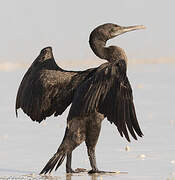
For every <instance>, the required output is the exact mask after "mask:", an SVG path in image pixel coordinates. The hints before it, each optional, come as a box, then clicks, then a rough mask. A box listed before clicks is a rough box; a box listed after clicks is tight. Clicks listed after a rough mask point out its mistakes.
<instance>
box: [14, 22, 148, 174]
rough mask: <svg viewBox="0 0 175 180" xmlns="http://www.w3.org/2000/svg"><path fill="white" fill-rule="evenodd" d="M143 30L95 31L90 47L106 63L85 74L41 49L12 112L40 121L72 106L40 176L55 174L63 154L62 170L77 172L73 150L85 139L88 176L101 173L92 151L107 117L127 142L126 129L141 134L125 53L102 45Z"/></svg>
mask: <svg viewBox="0 0 175 180" xmlns="http://www.w3.org/2000/svg"><path fill="white" fill-rule="evenodd" d="M143 28H145V27H144V26H142V25H139V26H129V27H122V26H119V25H116V24H111V23H107V24H103V25H100V26H98V27H97V28H95V29H94V30H93V31H92V32H91V34H90V38H89V43H90V47H91V49H92V50H93V52H94V53H95V54H96V55H97V56H98V57H99V58H101V59H105V60H107V62H106V63H103V64H102V65H100V66H99V67H97V68H91V69H87V70H85V71H66V70H63V69H62V68H60V67H59V66H58V65H57V64H56V62H55V60H54V57H53V54H52V48H51V47H47V48H44V49H42V50H41V52H40V54H39V56H38V57H37V58H36V60H35V61H34V62H33V63H32V65H31V66H30V68H29V69H28V71H27V72H26V74H25V75H24V77H23V79H22V82H21V84H20V87H19V89H18V93H17V98H16V114H17V109H18V108H22V110H23V111H24V113H26V114H27V115H28V116H30V118H31V119H32V120H33V121H37V122H41V121H43V120H44V119H46V117H49V116H51V115H53V114H54V115H55V116H58V115H61V114H62V113H63V112H64V111H65V109H66V108H67V107H68V106H69V105H70V104H71V103H72V105H71V108H70V111H69V115H68V118H67V127H66V131H65V135H64V138H63V141H62V143H61V145H60V146H59V148H58V150H57V152H56V153H55V154H54V156H53V157H52V158H51V159H50V160H49V162H48V163H47V164H46V166H45V167H44V168H43V170H42V171H41V174H43V173H44V174H46V173H48V172H49V173H50V172H51V171H52V170H53V169H54V167H56V168H55V170H57V168H58V167H59V166H60V165H61V164H62V162H63V160H64V159H65V157H66V156H67V162H66V172H67V173H73V172H75V171H73V170H72V168H71V159H72V151H73V150H74V149H75V148H76V147H77V146H79V145H80V144H81V143H82V142H84V141H85V143H86V146H87V152H88V156H89V160H90V165H91V167H92V170H90V171H89V173H102V172H104V171H100V170H98V168H97V165H96V158H95V147H96V143H97V140H98V137H99V134H100V130H101V122H102V121H103V119H104V118H105V117H106V118H107V120H108V121H109V122H111V123H114V124H115V125H116V127H117V129H118V131H119V133H120V135H121V136H122V137H123V136H124V137H125V138H126V139H127V140H128V141H130V138H129V134H128V131H129V133H130V134H131V136H132V137H133V138H134V139H136V140H137V136H136V135H138V136H140V137H142V136H143V133H142V131H141V129H140V127H139V124H138V121H137V117H136V113H135V108H134V103H133V95H132V88H131V85H130V83H129V80H128V78H127V75H126V71H127V57H126V55H125V52H124V50H123V49H121V48H119V47H117V46H109V47H106V46H105V45H106V42H107V40H109V39H112V38H114V37H116V36H118V35H120V34H123V33H125V32H128V31H133V30H137V29H143Z"/></svg>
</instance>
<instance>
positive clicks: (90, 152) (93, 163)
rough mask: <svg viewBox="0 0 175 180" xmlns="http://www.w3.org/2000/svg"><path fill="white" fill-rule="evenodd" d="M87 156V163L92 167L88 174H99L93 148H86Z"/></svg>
mask: <svg viewBox="0 0 175 180" xmlns="http://www.w3.org/2000/svg"><path fill="white" fill-rule="evenodd" d="M88 156H89V161H90V164H91V167H92V170H90V171H89V172H88V173H90V174H91V173H97V172H99V170H98V168H97V163H96V157H95V148H91V147H88Z"/></svg>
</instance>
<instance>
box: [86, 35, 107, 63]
mask: <svg viewBox="0 0 175 180" xmlns="http://www.w3.org/2000/svg"><path fill="white" fill-rule="evenodd" d="M89 44H90V47H91V49H92V51H93V52H94V53H95V55H96V56H98V57H99V58H101V59H106V60H107V54H106V47H105V45H106V41H105V40H100V39H98V38H92V37H90V39H89Z"/></svg>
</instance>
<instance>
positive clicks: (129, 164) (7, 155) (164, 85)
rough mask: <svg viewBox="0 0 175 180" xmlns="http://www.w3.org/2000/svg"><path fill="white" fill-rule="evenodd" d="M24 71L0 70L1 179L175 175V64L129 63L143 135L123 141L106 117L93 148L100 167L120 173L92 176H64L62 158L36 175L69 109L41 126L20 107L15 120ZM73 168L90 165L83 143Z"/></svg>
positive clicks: (139, 179) (161, 178)
mask: <svg viewBox="0 0 175 180" xmlns="http://www.w3.org/2000/svg"><path fill="white" fill-rule="evenodd" d="M25 71H26V69H17V70H13V71H9V72H4V71H0V82H1V86H0V92H1V93H0V99H1V101H0V103H1V106H0V107H1V109H0V113H1V125H0V179H4V178H6V179H7V178H10V177H11V178H16V179H22V178H24V179H31V180H34V179H64V180H65V179H66V180H112V179H113V180H114V179H120V180H168V179H169V180H173V178H175V142H174V138H175V110H174V109H175V83H174V78H175V64H173V63H172V64H139V65H136V64H134V65H129V67H128V77H129V79H130V81H131V84H132V87H133V92H134V102H135V105H136V110H137V115H138V119H139V122H140V126H141V128H142V130H143V133H144V137H143V138H139V140H138V141H135V140H132V142H131V143H127V141H126V140H125V139H124V138H122V137H120V136H119V133H118V131H117V129H116V127H115V126H114V125H111V124H110V123H109V122H108V121H107V120H104V122H103V125H102V131H101V134H100V138H99V141H98V144H97V149H96V151H97V152H96V153H97V163H98V167H99V169H101V170H109V171H121V172H123V173H119V174H113V175H93V176H90V175H88V174H87V173H81V174H75V175H67V176H66V173H65V162H64V163H63V165H62V166H61V167H60V168H59V169H58V170H57V171H56V172H53V174H52V176H48V177H41V176H39V175H38V173H39V172H40V170H41V169H42V168H43V166H44V165H45V163H46V162H47V161H48V160H49V158H50V157H51V156H52V155H53V154H54V153H55V151H56V150H57V148H58V146H59V144H60V143H61V140H62V138H63V135H64V130H65V124H66V116H67V113H68V111H66V112H65V113H64V114H63V115H62V116H59V117H57V118H55V117H51V118H49V119H48V120H47V121H45V123H42V124H38V123H35V122H32V121H31V120H30V119H29V118H28V117H27V116H26V115H24V113H23V112H21V111H19V118H16V117H15V111H14V106H15V97H16V93H17V88H18V86H19V83H20V81H21V78H22V76H23V74H24V72H25ZM73 168H86V169H88V170H89V169H90V165H89V161H88V156H87V153H86V147H85V144H84V143H83V144H81V145H80V146H79V147H78V148H77V149H76V150H75V151H74V153H73ZM125 172H127V173H125ZM24 175H25V176H24ZM26 175H27V176H26Z"/></svg>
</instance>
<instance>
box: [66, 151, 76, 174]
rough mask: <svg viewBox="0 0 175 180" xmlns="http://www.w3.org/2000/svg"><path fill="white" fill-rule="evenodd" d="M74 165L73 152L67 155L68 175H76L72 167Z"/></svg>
mask: <svg viewBox="0 0 175 180" xmlns="http://www.w3.org/2000/svg"><path fill="white" fill-rule="evenodd" d="M71 164H72V152H71V153H69V154H67V161H66V172H67V173H75V171H74V170H73V169H72V167H71Z"/></svg>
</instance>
